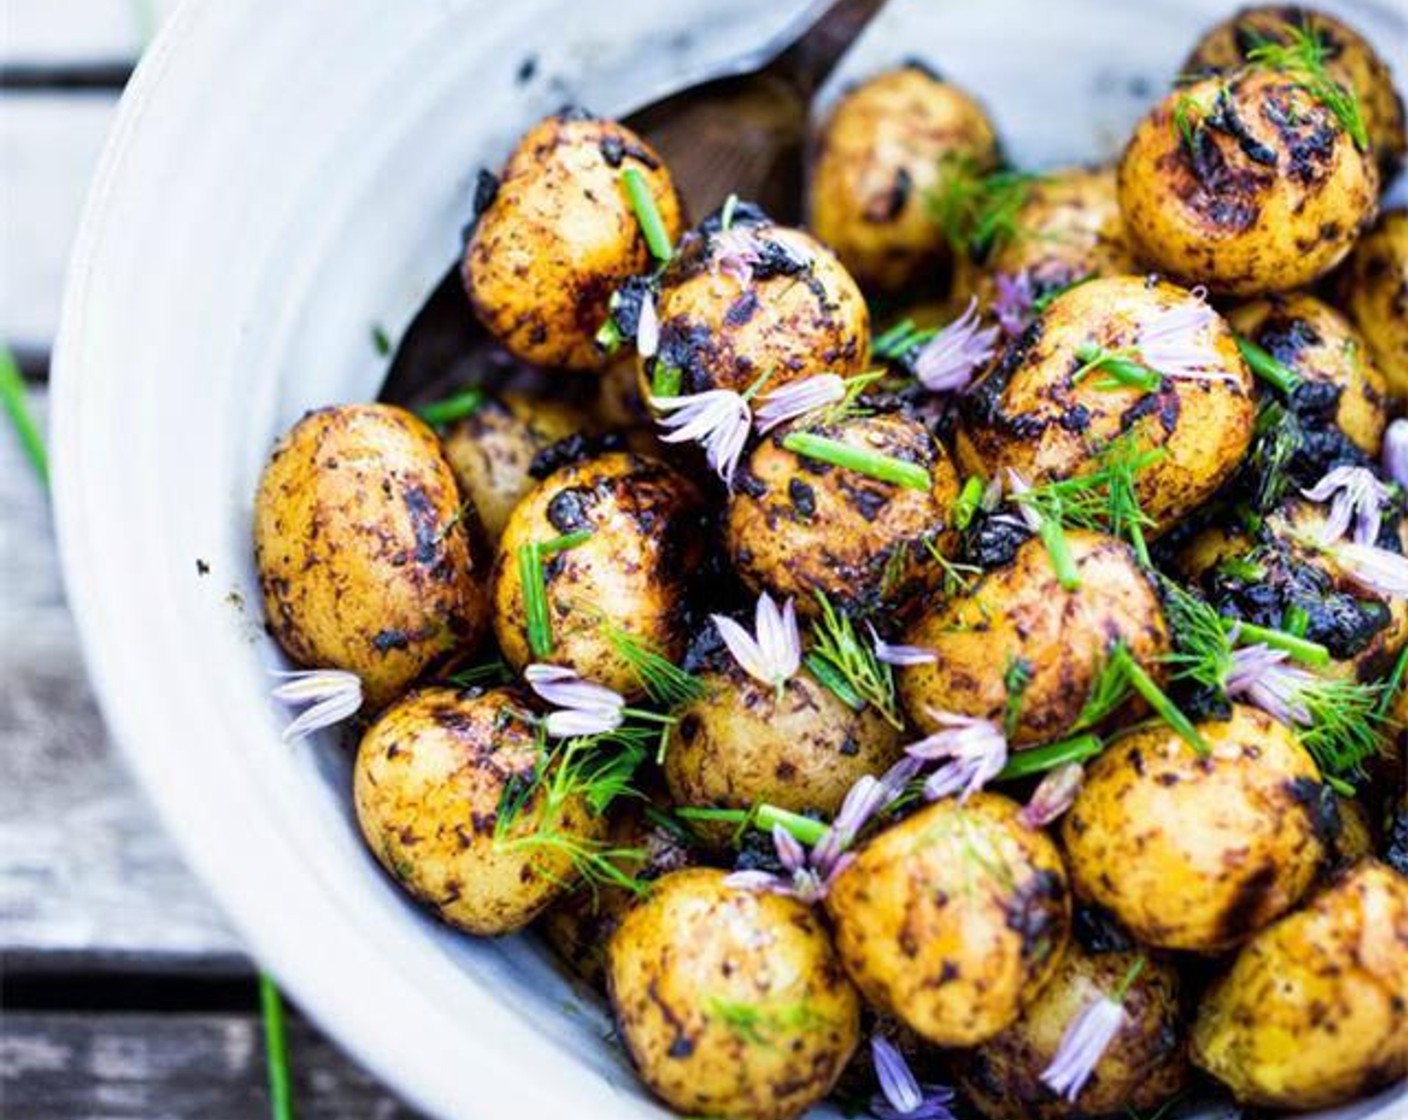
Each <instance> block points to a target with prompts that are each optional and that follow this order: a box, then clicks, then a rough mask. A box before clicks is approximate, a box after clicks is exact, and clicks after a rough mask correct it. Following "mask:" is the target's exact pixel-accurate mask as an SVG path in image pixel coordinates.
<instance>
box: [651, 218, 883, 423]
mask: <svg viewBox="0 0 1408 1120" xmlns="http://www.w3.org/2000/svg"><path fill="white" fill-rule="evenodd" d="M721 226H722V217H721V215H718V214H716V215H714V216H713V217H711V218H709V219H708V220H706V221H705V222H704V223H703V224H702V225H701V226H700V227H699V229H697V230H695V231H693V232H692V233H690V234H688V235H686V237H685V240H684V241H683V242H682V243H681V245H680V250H679V252H678V253H676V254H675V258H674V260H673V261H671V262H670V266H669V268H668V269H667V270H666V271H665V274H664V276H663V277H661V281H660V293H659V296H658V297H657V300H656V305H657V314H658V317H659V320H660V340H659V347H658V350H657V352H656V353H655V354H654V355H653V356H650V357H646V358H643V359H642V361H641V373H642V378H643V383H642V384H643V387H642V394H643V395H644V396H645V398H646V399H647V400H649V399H650V397H651V396H657V397H660V396H673V395H674V394H675V393H676V392H677V391H678V392H681V393H686V394H689V393H702V392H706V391H708V390H710V389H733V390H734V391H735V392H740V393H741V392H743V391H744V390H746V389H748V388H749V387H751V386H752V385H754V383H755V382H757V381H758V380H759V379H760V378H764V377H766V379H767V384H766V390H765V391H768V392H770V391H772V390H774V389H778V388H780V387H782V386H783V385H785V384H787V383H788V382H790V381H800V380H801V379H803V378H805V377H810V376H811V375H812V374H816V373H827V372H830V373H838V374H841V375H842V376H846V375H848V374H853V373H859V372H861V371H862V370H864V369H865V368H866V366H867V365H868V364H869V361H870V313H869V311H868V310H867V309H866V304H865V297H864V296H863V295H861V291H860V289H859V288H858V287H856V282H855V281H854V280H853V279H851V275H850V273H848V272H847V271H846V270H845V269H844V268H843V267H842V266H841V263H840V262H839V261H838V260H837V259H836V257H835V255H834V254H833V253H832V252H831V250H830V249H827V248H826V247H825V246H823V245H821V244H820V243H819V242H818V241H816V239H815V238H813V237H811V236H810V235H809V234H806V233H803V232H802V231H801V230H796V229H788V228H786V227H784V226H779V225H775V224H773V223H772V222H771V221H769V220H768V219H767V217H766V215H764V214H763V213H762V211H760V210H759V209H757V207H754V206H750V205H748V204H747V203H740V204H739V205H738V207H737V208H736V210H735V211H734V213H733V215H732V220H731V222H730V225H729V227H728V229H726V230H725V229H722V228H721Z"/></svg>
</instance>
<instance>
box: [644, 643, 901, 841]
mask: <svg viewBox="0 0 1408 1120" xmlns="http://www.w3.org/2000/svg"><path fill="white" fill-rule="evenodd" d="M700 679H701V681H702V682H703V684H704V686H705V688H706V690H707V691H706V692H705V694H704V696H703V697H702V698H701V699H699V700H696V701H694V702H693V703H691V704H688V705H686V706H685V707H683V708H680V709H679V710H677V711H676V712H675V713H674V714H675V716H676V718H677V721H678V722H677V723H676V724H675V725H674V727H673V728H671V730H670V741H669V746H668V747H667V749H666V752H665V781H666V784H667V785H668V786H669V789H670V796H671V798H672V799H673V800H674V802H675V803H676V804H677V805H691V806H700V807H719V808H736V809H749V808H752V807H753V806H754V805H758V804H761V803H763V802H767V803H768V804H770V805H777V806H779V807H780V808H783V809H790V810H792V811H793V812H798V813H801V812H807V811H809V810H814V811H816V812H818V813H820V814H821V816H822V817H824V818H826V819H828V820H829V819H831V818H832V817H834V816H835V815H836V812H837V810H839V809H840V807H841V802H842V801H844V800H845V797H846V793H847V792H848V791H849V790H850V788H851V786H852V785H853V784H854V783H855V782H857V781H858V780H859V779H860V778H862V777H863V776H864V775H866V774H879V773H881V772H883V771H885V770H887V769H888V768H889V767H890V766H891V765H892V764H893V763H895V762H898V761H899V758H900V754H901V751H900V746H901V742H900V732H899V730H898V729H896V728H894V727H892V726H891V725H890V724H889V723H887V722H886V721H885V719H884V717H883V716H881V715H880V714H879V713H878V712H876V711H875V709H873V708H871V707H866V708H864V709H863V710H861V711H859V712H857V711H855V710H853V709H852V708H850V707H848V706H847V705H846V704H844V703H843V702H842V701H841V700H840V699H838V698H837V696H836V694H835V693H833V692H832V691H831V690H830V689H828V688H826V687H825V686H824V685H823V684H822V683H821V682H820V681H818V680H817V679H816V678H815V677H814V676H812V674H811V673H810V672H809V671H808V670H806V669H803V670H801V671H800V672H798V673H797V674H796V675H795V676H793V677H792V679H791V680H789V681H788V682H787V684H786V686H785V687H784V688H783V690H782V696H781V699H778V698H777V696H776V693H775V692H774V690H773V689H772V688H770V687H769V686H767V685H763V684H759V683H758V682H757V681H755V680H754V679H753V678H752V677H750V676H748V675H747V674H746V673H744V672H743V671H742V670H741V669H739V668H737V667H736V666H733V665H732V664H730V666H729V667H728V668H727V669H724V670H721V671H714V672H709V673H704V674H702V675H701V678H700ZM695 823H696V824H702V823H704V822H695Z"/></svg>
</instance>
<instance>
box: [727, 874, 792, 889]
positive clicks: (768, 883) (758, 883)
mask: <svg viewBox="0 0 1408 1120" xmlns="http://www.w3.org/2000/svg"><path fill="white" fill-rule="evenodd" d="M724 886H726V887H728V888H729V890H734V891H774V892H777V891H781V890H783V889H787V888H788V887H789V886H790V884H788V882H787V881H786V880H785V879H783V878H782V877H781V876H780V875H774V874H773V873H772V872H771V871H757V870H753V869H750V870H747V871H732V872H730V873H729V874H728V875H725V876H724Z"/></svg>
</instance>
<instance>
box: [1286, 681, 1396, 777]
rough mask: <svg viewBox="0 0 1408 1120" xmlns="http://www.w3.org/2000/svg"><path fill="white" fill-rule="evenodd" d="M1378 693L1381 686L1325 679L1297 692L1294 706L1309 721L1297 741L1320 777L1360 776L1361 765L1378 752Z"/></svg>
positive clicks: (1379, 694)
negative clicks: (1295, 705) (1298, 708)
mask: <svg viewBox="0 0 1408 1120" xmlns="http://www.w3.org/2000/svg"><path fill="white" fill-rule="evenodd" d="M1382 692H1383V685H1382V684H1366V683H1362V682H1360V681H1345V680H1331V679H1329V678H1326V677H1317V678H1316V679H1315V681H1314V683H1313V684H1309V685H1307V686H1306V687H1304V688H1302V689H1300V690H1299V691H1297V693H1296V697H1295V698H1296V702H1297V703H1298V704H1299V705H1300V706H1301V707H1302V708H1303V709H1304V711H1305V714H1306V715H1307V716H1309V717H1310V718H1309V724H1308V725H1307V726H1306V727H1304V728H1303V729H1301V732H1300V741H1301V744H1302V745H1303V746H1304V747H1305V749H1306V750H1308V751H1309V752H1310V753H1311V754H1312V755H1313V756H1314V758H1315V762H1316V764H1317V765H1318V766H1319V767H1320V770H1321V772H1322V773H1324V774H1326V775H1328V776H1333V777H1337V778H1347V777H1349V776H1352V775H1355V774H1362V773H1363V771H1364V763H1365V762H1367V761H1368V760H1369V759H1371V758H1373V757H1374V755H1375V754H1377V753H1378V752H1379V750H1380V749H1381V748H1382V745H1383V728H1382V724H1381V722H1380V720H1379V714H1378V709H1379V702H1380V699H1381V696H1382Z"/></svg>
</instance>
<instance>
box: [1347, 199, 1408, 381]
mask: <svg viewBox="0 0 1408 1120" xmlns="http://www.w3.org/2000/svg"><path fill="white" fill-rule="evenodd" d="M1340 282H1341V292H1342V299H1343V304H1344V308H1345V310H1346V311H1348V312H1349V315H1350V317H1351V318H1352V319H1353V320H1354V322H1355V324H1356V325H1357V326H1358V327H1359V329H1360V331H1361V332H1363V335H1364V340H1365V341H1366V342H1367V343H1368V344H1369V351H1370V353H1371V354H1372V355H1373V358H1374V364H1375V365H1377V366H1378V368H1379V370H1380V371H1381V372H1382V373H1383V375H1384V377H1385V378H1386V379H1387V381H1388V391H1389V392H1390V393H1391V394H1393V395H1394V396H1396V397H1408V210H1405V209H1401V208H1400V209H1397V210H1390V211H1388V212H1387V213H1385V214H1384V216H1383V217H1382V218H1381V219H1379V222H1378V224H1377V225H1376V226H1375V227H1374V228H1373V229H1372V230H1370V231H1369V232H1368V233H1367V234H1365V235H1364V237H1363V238H1361V239H1360V241H1359V244H1358V245H1356V246H1355V248H1354V253H1353V255H1352V256H1351V257H1350V258H1349V262H1348V264H1346V265H1345V268H1344V271H1343V272H1342V273H1341V276H1340Z"/></svg>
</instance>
